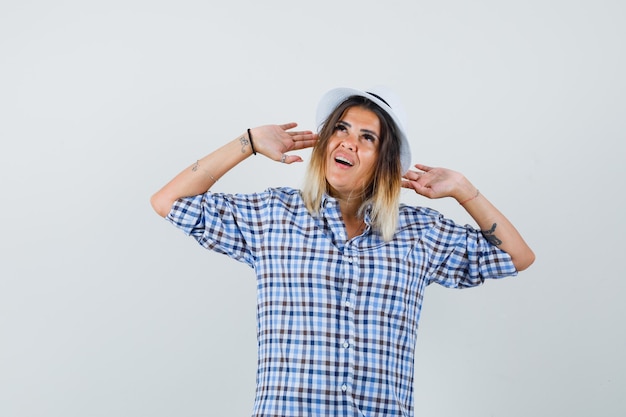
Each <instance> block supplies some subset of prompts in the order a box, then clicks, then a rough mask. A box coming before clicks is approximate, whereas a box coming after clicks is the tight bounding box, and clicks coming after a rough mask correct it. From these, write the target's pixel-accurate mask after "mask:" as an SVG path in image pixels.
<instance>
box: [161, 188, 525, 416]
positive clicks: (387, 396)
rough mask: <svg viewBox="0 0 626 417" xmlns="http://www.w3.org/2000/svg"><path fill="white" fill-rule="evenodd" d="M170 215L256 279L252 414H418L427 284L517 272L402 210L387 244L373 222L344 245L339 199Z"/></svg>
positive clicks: (205, 202) (187, 203)
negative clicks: (312, 209)
mask: <svg viewBox="0 0 626 417" xmlns="http://www.w3.org/2000/svg"><path fill="white" fill-rule="evenodd" d="M167 218H168V220H169V221H171V222H172V223H173V224H175V225H176V226H177V227H179V228H180V229H182V230H183V231H184V232H185V233H186V234H188V235H191V236H193V237H194V238H195V239H196V240H197V241H198V242H199V244H200V245H202V246H203V247H205V248H207V249H211V250H214V251H216V252H219V253H223V254H226V255H228V256H230V257H231V258H234V259H236V260H238V261H241V262H244V263H246V264H247V265H249V266H250V267H252V268H254V270H255V272H256V276H257V286H258V300H257V338H258V370H257V390H256V399H255V403H254V411H253V416H272V417H277V416H281V417H289V416H354V417H357V416H368V417H370V416H371V417H374V416H381V417H382V416H386V417H389V416H405V417H406V416H412V415H413V367H414V348H415V340H416V336H417V327H418V320H419V316H420V309H421V306H422V298H423V294H424V290H425V287H426V286H427V285H429V284H430V283H433V282H436V283H438V284H441V285H444V286H446V287H454V288H462V287H472V286H476V285H479V284H481V283H482V282H483V281H484V279H485V278H501V277H504V276H510V275H515V274H516V270H515V267H514V266H513V264H512V262H511V259H510V257H509V256H508V255H507V254H506V253H505V252H503V251H501V250H500V249H498V248H496V247H494V246H492V245H491V244H489V243H488V242H487V241H486V239H484V237H483V236H482V234H481V233H480V231H478V230H475V229H473V228H471V227H469V226H460V225H457V224H455V223H453V222H452V221H450V220H448V219H446V218H444V217H442V216H441V215H440V214H439V213H438V212H436V211H434V210H431V209H427V208H421V207H417V208H416V207H409V206H406V205H401V207H400V216H399V227H398V231H397V233H396V234H395V236H394V238H393V240H391V241H390V242H384V241H383V240H382V239H381V237H380V235H379V234H378V233H376V232H373V231H372V230H371V229H370V227H369V220H370V219H369V216H368V215H367V214H366V216H365V220H366V223H367V224H368V226H367V227H366V230H365V232H364V233H363V234H361V235H360V236H357V237H354V238H352V239H349V240H347V238H346V231H345V227H344V225H343V222H342V219H341V213H340V211H339V206H338V203H337V201H336V200H335V199H333V198H332V197H328V196H325V198H324V199H323V201H322V205H321V211H320V215H319V216H317V217H315V216H312V215H311V214H310V213H309V212H308V211H307V210H306V208H305V206H304V202H303V200H302V198H301V195H300V192H299V191H298V190H295V189H291V188H273V189H268V190H266V191H265V192H262V193H256V194H248V195H239V194H237V195H229V194H217V193H211V192H208V193H206V194H202V195H198V196H195V197H189V198H183V199H180V200H178V201H177V202H176V203H175V204H174V206H173V207H172V210H171V212H170V213H169V215H168V217H167Z"/></svg>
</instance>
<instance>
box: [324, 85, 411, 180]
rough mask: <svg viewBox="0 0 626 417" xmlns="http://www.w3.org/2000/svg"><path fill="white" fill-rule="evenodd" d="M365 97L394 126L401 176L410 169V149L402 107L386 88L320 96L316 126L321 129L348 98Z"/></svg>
mask: <svg viewBox="0 0 626 417" xmlns="http://www.w3.org/2000/svg"><path fill="white" fill-rule="evenodd" d="M352 96H359V97H365V98H367V99H369V100H371V101H373V102H374V103H376V104H377V105H378V106H379V107H380V108H381V109H383V110H384V111H385V113H387V114H388V115H389V116H391V118H392V119H393V121H394V123H395V124H396V126H397V128H398V131H399V136H400V164H401V165H402V174H404V173H405V172H407V171H408V170H409V168H410V167H411V148H410V147H409V140H408V138H407V135H406V113H405V112H404V109H403V107H402V103H401V102H400V100H399V97H398V96H397V95H396V94H395V93H394V92H393V91H391V90H389V89H388V88H386V87H380V86H379V87H374V88H371V89H368V90H367V91H361V90H356V89H354V88H334V89H332V90H330V91H328V92H327V93H326V94H324V95H323V96H322V99H321V100H320V102H319V103H318V105H317V114H316V117H315V122H316V126H317V128H318V129H320V128H321V126H322V124H323V123H324V122H325V121H326V119H327V118H328V116H330V114H331V113H332V112H333V110H335V109H336V108H337V106H339V105H340V104H341V103H343V102H344V101H345V100H346V99H347V98H348V97H352Z"/></svg>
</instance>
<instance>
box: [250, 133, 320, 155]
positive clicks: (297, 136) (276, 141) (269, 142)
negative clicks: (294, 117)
mask: <svg viewBox="0 0 626 417" xmlns="http://www.w3.org/2000/svg"><path fill="white" fill-rule="evenodd" d="M296 126H298V124H297V123H285V124H282V125H265V126H259V127H255V128H254V129H250V133H251V135H252V143H253V144H254V149H255V150H256V151H257V153H260V154H262V155H265V156H267V157H268V158H270V159H273V160H274V161H279V162H283V163H286V164H291V163H293V162H302V158H301V157H300V156H298V155H287V152H290V151H296V150H300V149H305V148H310V147H312V146H314V145H315V143H316V142H317V134H316V133H313V132H312V131H310V130H302V131H289V129H293V128H294V127H296Z"/></svg>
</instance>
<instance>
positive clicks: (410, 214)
mask: <svg viewBox="0 0 626 417" xmlns="http://www.w3.org/2000/svg"><path fill="white" fill-rule="evenodd" d="M442 219H443V216H442V215H441V213H439V212H438V211H437V210H434V209H431V208H428V207H420V206H409V205H406V204H400V207H399V216H398V228H399V229H405V228H415V227H418V228H425V227H432V225H433V224H435V223H438V222H441V221H442Z"/></svg>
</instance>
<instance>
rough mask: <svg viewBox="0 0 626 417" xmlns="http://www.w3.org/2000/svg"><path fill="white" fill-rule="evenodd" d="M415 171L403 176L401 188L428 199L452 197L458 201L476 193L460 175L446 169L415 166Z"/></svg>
mask: <svg viewBox="0 0 626 417" xmlns="http://www.w3.org/2000/svg"><path fill="white" fill-rule="evenodd" d="M415 168H416V169H417V171H413V170H409V171H408V172H407V173H406V174H404V176H403V179H404V181H402V187H404V188H410V189H412V190H415V192H416V193H418V194H420V195H423V196H424V197H428V198H442V197H454V198H456V199H457V200H459V201H462V200H463V199H465V198H467V197H468V196H471V195H473V194H474V193H476V188H475V187H474V186H473V185H472V184H471V183H470V182H469V181H468V180H467V178H465V176H463V174H461V173H460V172H456V171H452V170H451V169H446V168H433V167H429V166H426V165H422V164H416V165H415Z"/></svg>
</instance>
